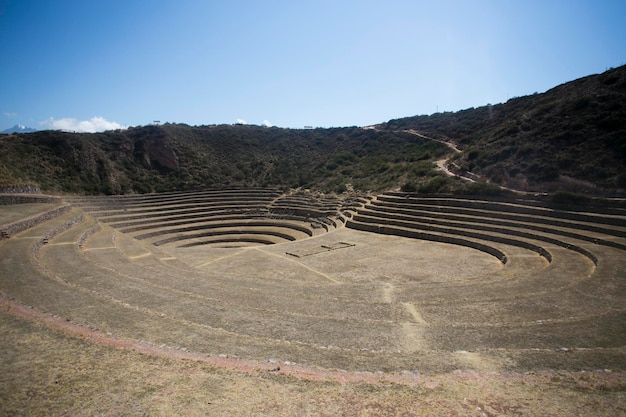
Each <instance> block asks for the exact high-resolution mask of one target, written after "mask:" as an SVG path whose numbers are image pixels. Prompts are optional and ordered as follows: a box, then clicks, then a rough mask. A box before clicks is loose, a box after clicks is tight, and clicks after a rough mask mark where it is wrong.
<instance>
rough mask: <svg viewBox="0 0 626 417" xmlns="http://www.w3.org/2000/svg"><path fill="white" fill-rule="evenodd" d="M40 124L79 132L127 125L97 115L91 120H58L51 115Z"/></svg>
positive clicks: (123, 127)
mask: <svg viewBox="0 0 626 417" xmlns="http://www.w3.org/2000/svg"><path fill="white" fill-rule="evenodd" d="M39 124H40V125H42V126H45V127H47V128H49V129H53V130H70V131H73V132H79V133H83V132H84V133H95V132H103V131H105V130H115V129H126V127H127V126H122V125H121V124H119V123H117V122H110V121H108V120H107V119H105V118H104V117H101V116H95V117H92V118H91V119H89V120H77V119H74V118H72V117H65V118H63V119H58V120H56V119H55V118H54V117H50V118H49V119H46V120H44V121H43V122H40V123H39Z"/></svg>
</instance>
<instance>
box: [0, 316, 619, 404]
mask: <svg viewBox="0 0 626 417" xmlns="http://www.w3.org/2000/svg"><path fill="white" fill-rule="evenodd" d="M0 340H1V342H0V346H1V349H0V361H1V362H0V363H1V366H2V377H1V378H0V404H1V405H0V414H2V415H4V416H44V415H45V416H95V415H98V416H121V415H128V416H147V415H150V416H175V415H180V416H201V415H212V416H265V415H272V416H337V415H344V416H367V415H371V416H381V415H388V416H408V415H420V416H442V415H458V416H484V415H487V416H502V415H507V416H514V415H520V416H522V415H523V416H571V415H581V416H582V415H589V416H591V415H594V416H601V415H605V416H618V415H625V414H626V375H625V374H624V372H616V373H609V372H584V373H568V372H558V371H546V372H531V373H496V374H492V373H478V372H475V373H467V372H465V373H445V374H433V375H423V376H419V375H418V376H415V377H414V379H413V381H411V382H407V383H391V382H387V383H367V382H354V383H346V384H341V383H339V382H332V381H314V380H307V379H299V378H296V377H293V376H286V375H282V374H279V373H274V372H270V371H251V372H239V371H230V370H227V369H221V368H216V367H214V366H212V365H209V364H206V363H203V362H202V361H193V360H185V359H168V358H163V357H160V356H154V355H146V354H141V353H137V352H133V351H130V350H127V349H116V348H113V347H108V346H101V345H98V344H94V343H91V342H87V341H85V340H82V339H80V338H76V337H74V336H71V335H68V334H66V333H63V332H61V331H55V330H51V329H49V328H47V327H44V326H41V325H39V324H37V323H36V322H35V323H32V322H28V321H24V320H22V319H18V318H15V317H12V316H10V315H7V314H5V313H2V314H0Z"/></svg>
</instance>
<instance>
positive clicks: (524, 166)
mask: <svg viewBox="0 0 626 417" xmlns="http://www.w3.org/2000/svg"><path fill="white" fill-rule="evenodd" d="M379 128H382V129H387V130H402V129H414V130H417V131H419V132H422V133H424V134H426V135H430V136H433V137H436V138H439V139H443V140H448V141H451V142H454V143H456V144H457V145H458V146H459V148H461V149H462V151H463V153H462V154H461V155H459V157H458V158H457V159H456V160H455V161H454V164H452V165H451V166H450V167H451V168H452V169H453V170H456V171H457V172H459V173H462V172H471V173H473V174H476V175H479V176H482V177H484V178H486V179H488V180H490V181H492V182H494V183H497V184H501V185H505V186H509V187H511V188H515V189H522V190H533V191H554V190H557V189H566V190H574V191H586V192H590V193H603V192H607V191H608V192H610V191H609V190H612V191H617V190H619V189H624V188H626V67H625V66H622V67H619V68H616V69H612V70H609V71H607V72H605V73H603V74H600V75H593V76H588V77H584V78H581V79H578V80H575V81H572V82H569V83H566V84H563V85H560V86H557V87H555V88H553V89H551V90H549V91H547V92H545V93H543V94H534V95H531V96H526V97H519V98H514V99H511V100H509V101H507V102H506V103H504V104H498V105H493V106H491V105H487V106H483V107H479V108H476V109H473V108H472V109H467V110H463V111H459V112H456V113H437V114H433V115H430V116H416V117H407V118H402V119H395V120H390V121H389V122H387V123H385V124H383V125H381V126H379Z"/></svg>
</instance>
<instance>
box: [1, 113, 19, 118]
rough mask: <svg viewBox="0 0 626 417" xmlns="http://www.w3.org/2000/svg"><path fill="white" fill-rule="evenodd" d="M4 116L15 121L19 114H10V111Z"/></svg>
mask: <svg viewBox="0 0 626 417" xmlns="http://www.w3.org/2000/svg"><path fill="white" fill-rule="evenodd" d="M4 115H5V116H6V117H8V118H9V119H15V118H16V117H17V113H13V112H10V111H5V112H4Z"/></svg>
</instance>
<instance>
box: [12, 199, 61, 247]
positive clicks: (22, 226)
mask: <svg viewBox="0 0 626 417" xmlns="http://www.w3.org/2000/svg"><path fill="white" fill-rule="evenodd" d="M70 210H71V207H70V206H61V207H55V208H53V209H51V210H48V211H46V212H43V213H40V214H37V215H35V216H31V217H28V218H26V219H23V220H18V221H16V222H13V223H9V224H7V225H4V226H2V228H1V229H0V240H2V239H8V238H10V237H11V236H13V235H14V234H16V233H19V232H21V231H23V230H26V229H29V228H31V227H33V226H35V225H37V224H39V223H43V222H45V221H48V220H51V219H53V218H55V217H57V216H60V215H61V214H63V213H67V212H68V211H70Z"/></svg>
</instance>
